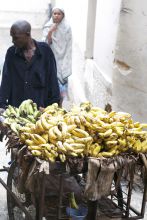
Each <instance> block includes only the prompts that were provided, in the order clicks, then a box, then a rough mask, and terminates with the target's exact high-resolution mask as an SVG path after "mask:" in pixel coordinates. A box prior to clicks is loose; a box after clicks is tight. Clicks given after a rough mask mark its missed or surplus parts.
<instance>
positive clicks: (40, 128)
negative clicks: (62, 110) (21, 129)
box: [35, 120, 44, 133]
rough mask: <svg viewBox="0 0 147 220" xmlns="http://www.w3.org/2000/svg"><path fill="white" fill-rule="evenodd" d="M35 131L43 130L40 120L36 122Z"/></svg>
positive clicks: (40, 131)
mask: <svg viewBox="0 0 147 220" xmlns="http://www.w3.org/2000/svg"><path fill="white" fill-rule="evenodd" d="M35 130H36V133H42V132H44V128H43V127H42V124H41V120H38V121H36V126H35Z"/></svg>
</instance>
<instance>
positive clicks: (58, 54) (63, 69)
mask: <svg viewBox="0 0 147 220" xmlns="http://www.w3.org/2000/svg"><path fill="white" fill-rule="evenodd" d="M55 9H59V10H61V11H62V13H64V10H63V9H62V8H60V7H54V8H53V10H52V12H53V11H54V10H55ZM52 24H53V19H52V18H51V19H50V20H49V21H48V22H47V23H46V24H45V25H44V27H43V41H45V42H48V40H47V35H48V32H49V29H50V27H51V26H52ZM50 47H51V49H52V51H53V53H54V55H55V59H56V64H57V76H58V79H59V81H60V82H61V83H62V84H64V83H65V82H67V78H68V77H69V76H70V75H71V74H72V32H71V27H70V25H69V24H68V23H67V21H66V20H65V16H64V17H63V19H62V21H61V22H60V23H59V24H58V27H57V30H56V31H54V32H53V33H52V42H51V44H50Z"/></svg>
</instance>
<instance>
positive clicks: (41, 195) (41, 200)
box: [38, 172, 46, 220]
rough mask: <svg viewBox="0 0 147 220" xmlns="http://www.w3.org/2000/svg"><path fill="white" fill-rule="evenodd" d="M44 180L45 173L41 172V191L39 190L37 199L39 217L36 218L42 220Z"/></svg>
mask: <svg viewBox="0 0 147 220" xmlns="http://www.w3.org/2000/svg"><path fill="white" fill-rule="evenodd" d="M45 180H46V176H45V173H44V172H43V176H42V184H41V186H42V187H41V188H42V189H41V191H40V201H39V219H38V220H42V218H43V214H44V195H45Z"/></svg>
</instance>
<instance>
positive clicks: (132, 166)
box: [125, 164, 135, 217]
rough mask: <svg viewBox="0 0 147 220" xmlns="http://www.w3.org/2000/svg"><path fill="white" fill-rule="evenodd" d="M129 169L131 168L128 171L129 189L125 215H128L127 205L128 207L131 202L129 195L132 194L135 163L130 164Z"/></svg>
mask: <svg viewBox="0 0 147 220" xmlns="http://www.w3.org/2000/svg"><path fill="white" fill-rule="evenodd" d="M130 169H131V172H130V181H129V190H128V198H127V203H126V213H125V216H126V217H129V207H130V203H131V195H132V189H133V179H134V172H135V164H132V165H131V167H130Z"/></svg>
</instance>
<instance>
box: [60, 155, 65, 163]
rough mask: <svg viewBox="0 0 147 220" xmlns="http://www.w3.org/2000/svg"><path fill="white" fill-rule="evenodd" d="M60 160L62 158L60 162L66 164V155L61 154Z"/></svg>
mask: <svg viewBox="0 0 147 220" xmlns="http://www.w3.org/2000/svg"><path fill="white" fill-rule="evenodd" d="M59 158H60V160H61V162H63V163H64V162H65V160H66V156H65V154H59Z"/></svg>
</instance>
